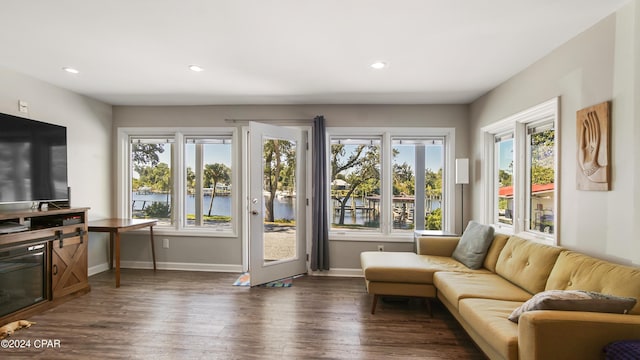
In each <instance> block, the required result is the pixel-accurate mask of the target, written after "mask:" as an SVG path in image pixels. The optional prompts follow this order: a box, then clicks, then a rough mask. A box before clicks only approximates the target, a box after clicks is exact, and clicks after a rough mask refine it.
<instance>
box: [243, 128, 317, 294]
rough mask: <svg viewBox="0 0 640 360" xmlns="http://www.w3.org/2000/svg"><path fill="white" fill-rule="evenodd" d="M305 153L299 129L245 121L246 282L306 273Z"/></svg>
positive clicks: (270, 279) (265, 280)
mask: <svg viewBox="0 0 640 360" xmlns="http://www.w3.org/2000/svg"><path fill="white" fill-rule="evenodd" d="M305 152H306V142H303V141H302V131H301V130H299V129H296V128H289V127H281V126H274V125H267V124H262V123H256V122H251V123H250V129H249V206H248V211H249V215H248V216H249V272H250V274H251V276H250V279H251V286H256V285H260V284H265V283H268V282H271V281H275V280H279V279H284V278H287V277H291V276H294V275H298V274H302V273H305V272H306V249H305V237H304V234H305V219H306V215H305V214H306V197H305V192H306V191H305V190H306V189H305V183H306V182H305V174H304V173H305V172H304V171H303V170H304V168H305V164H304V161H305V158H306V156H305Z"/></svg>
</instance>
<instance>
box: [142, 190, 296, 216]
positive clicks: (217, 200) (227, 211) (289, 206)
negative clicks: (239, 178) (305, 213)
mask: <svg viewBox="0 0 640 360" xmlns="http://www.w3.org/2000/svg"><path fill="white" fill-rule="evenodd" d="M131 199H133V201H134V204H133V210H134V211H139V210H142V207H143V206H149V205H150V204H151V203H152V202H161V203H166V202H167V195H166V194H145V195H142V194H137V193H132V194H131ZM293 200H294V199H292V198H276V200H275V201H274V204H273V208H274V212H275V216H274V217H275V219H293V217H294V212H295V210H294V203H293ZM169 202H171V198H169ZM210 202H211V196H209V195H205V196H204V199H203V201H202V211H203V214H208V212H209V204H210ZM186 209H187V214H195V213H196V198H195V196H194V195H189V196H187V203H186ZM211 215H221V216H231V196H220V195H218V196H216V197H214V198H213V207H212V208H211Z"/></svg>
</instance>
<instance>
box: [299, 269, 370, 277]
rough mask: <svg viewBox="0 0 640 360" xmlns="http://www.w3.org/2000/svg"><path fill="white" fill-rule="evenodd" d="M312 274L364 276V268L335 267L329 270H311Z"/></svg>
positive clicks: (310, 273)
mask: <svg viewBox="0 0 640 360" xmlns="http://www.w3.org/2000/svg"><path fill="white" fill-rule="evenodd" d="M309 275H311V276H336V277H363V276H364V275H363V274H362V269H350V268H335V269H329V271H310V272H309Z"/></svg>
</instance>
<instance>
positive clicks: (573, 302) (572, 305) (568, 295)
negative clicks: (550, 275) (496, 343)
mask: <svg viewBox="0 0 640 360" xmlns="http://www.w3.org/2000/svg"><path fill="white" fill-rule="evenodd" d="M635 304H636V299H634V298H627V297H618V296H611V295H606V294H601V293H596V292H592V291H582V290H547V291H543V292H541V293H537V294H535V295H534V296H533V297H532V298H531V299H529V300H527V301H526V302H525V303H524V304H522V305H521V306H520V307H518V308H517V309H515V310H514V311H513V312H512V313H511V315H509V320H511V321H513V322H516V323H517V322H518V319H519V318H520V315H522V314H523V313H525V312H527V311H533V310H566V311H588V312H604V313H618V314H626V313H627V312H629V310H631V308H632V307H633V306H634V305H635Z"/></svg>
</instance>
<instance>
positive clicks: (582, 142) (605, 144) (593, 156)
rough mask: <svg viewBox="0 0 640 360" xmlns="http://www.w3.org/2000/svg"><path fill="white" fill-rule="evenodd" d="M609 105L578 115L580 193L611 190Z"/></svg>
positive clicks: (591, 108)
mask: <svg viewBox="0 0 640 360" xmlns="http://www.w3.org/2000/svg"><path fill="white" fill-rule="evenodd" d="M610 105H611V104H610V102H609V101H606V102H603V103H600V104H597V105H594V106H591V107H588V108H584V109H582V110H579V111H578V112H577V114H576V134H577V139H578V142H577V144H578V166H576V169H577V173H576V179H577V187H578V190H594V191H607V190H609V189H610V182H611V169H610V163H611V161H610V155H609V154H610V151H609V147H610V144H609V143H610V137H609V133H610V122H611V119H610V118H611V112H610V107H611V106H610Z"/></svg>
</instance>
